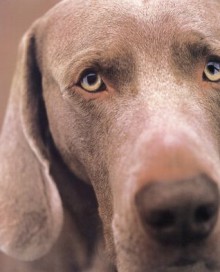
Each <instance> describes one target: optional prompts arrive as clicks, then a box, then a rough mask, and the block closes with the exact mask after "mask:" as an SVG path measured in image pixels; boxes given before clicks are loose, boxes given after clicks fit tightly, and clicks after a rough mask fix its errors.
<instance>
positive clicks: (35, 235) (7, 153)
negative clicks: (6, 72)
mask: <svg viewBox="0 0 220 272" xmlns="http://www.w3.org/2000/svg"><path fill="white" fill-rule="evenodd" d="M33 32H34V31H33V30H30V31H29V32H28V33H27V34H26V35H25V37H24V38H23V40H22V43H21V47H20V51H19V60H18V64H17V68H16V73H15V77H14V81H13V84H12V90H11V96H10V100H9V105H8V109H7V113H6V118H5V121H4V124H3V129H2V134H1V138H0V249H1V250H2V251H3V252H5V253H6V254H8V255H10V256H12V257H14V258H17V259H20V260H25V261H26V260H34V259H37V258H40V257H41V256H43V255H45V254H46V253H47V252H48V251H49V250H50V248H51V247H52V245H53V244H54V242H55V241H56V239H57V237H58V235H59V233H60V230H61V227H62V221H63V210H62V204H61V199H60V196H59V193H58V191H57V188H56V185H55V184H54V182H53V180H52V177H51V176H50V159H49V152H48V149H47V144H46V142H47V131H48V130H47V128H48V126H47V119H46V114H45V109H44V103H43V99H42V85H41V82H42V78H41V73H40V70H39V68H38V64H37V57H36V55H37V54H36V42H35V36H34V33H33Z"/></svg>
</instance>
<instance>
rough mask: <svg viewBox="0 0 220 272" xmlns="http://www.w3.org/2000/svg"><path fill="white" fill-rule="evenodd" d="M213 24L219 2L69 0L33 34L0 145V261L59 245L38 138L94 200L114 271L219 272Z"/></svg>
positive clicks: (218, 70)
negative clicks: (4, 255)
mask: <svg viewBox="0 0 220 272" xmlns="http://www.w3.org/2000/svg"><path fill="white" fill-rule="evenodd" d="M219 12H220V2H219V1H218V0H212V1H209V2H207V1H205V0H193V1H190V2H189V1H186V0H183V1H178V2H176V1H174V0H170V1H162V0H161V1H160V0H157V1H155V0H152V1H151V0H149V1H142V0H139V1H128V0H123V1H116V0H115V1H107V0H106V1H95V0H89V1H79V0H78V1H71V0H67V1H63V2H61V3H60V4H59V5H57V6H56V7H55V8H54V9H53V10H52V11H50V12H49V13H47V14H46V15H45V16H44V17H43V18H42V19H40V20H39V21H37V22H36V23H35V24H34V25H33V27H32V28H31V29H30V31H28V33H27V34H26V36H25V38H24V39H23V42H22V48H21V52H20V58H21V59H20V61H19V63H18V68H17V73H16V77H15V81H14V85H13V92H12V97H11V101H10V108H9V110H8V115H7V118H6V121H5V125H4V129H3V135H2V138H3V141H2V142H4V143H5V142H9V143H10V145H8V146H6V145H5V144H4V146H3V147H1V148H2V150H3V151H1V152H2V153H1V157H2V161H3V162H1V166H0V167H1V171H2V172H1V178H2V180H1V192H4V195H3V193H1V213H2V214H3V215H2V218H3V216H4V220H5V221H4V224H5V225H4V226H3V227H2V226H0V238H1V239H0V241H1V242H0V243H1V244H2V249H3V250H5V251H6V252H8V253H9V254H11V255H14V256H15V257H19V258H23V259H31V258H35V257H37V256H39V255H41V254H43V253H44V252H46V251H47V250H48V248H50V247H51V245H52V244H53V243H54V241H55V240H56V238H57V236H58V235H59V231H60V227H61V224H62V207H61V201H60V198H59V194H58V193H57V189H56V186H55V185H54V183H53V181H52V180H51V177H50V171H49V169H50V154H49V151H48V150H49V149H48V147H47V143H48V141H47V139H48V137H49V136H48V134H49V135H50V137H49V138H52V140H53V142H54V146H55V148H56V149H57V151H58V152H59V154H60V156H61V157H62V160H63V161H64V163H65V164H66V165H67V166H68V168H69V169H70V170H71V171H72V172H73V173H74V174H75V175H76V176H77V177H78V178H80V179H81V180H82V182H85V183H87V184H89V186H90V185H91V186H92V187H93V188H94V191H95V195H96V198H97V202H98V206H99V215H100V218H101V220H102V222H103V228H104V237H105V242H106V250H107V251H108V254H109V258H111V260H112V261H113V262H114V263H115V265H116V267H117V269H118V271H119V272H124V271H126V272H130V271H132V272H141V271H166V272H169V271H170V272H171V271H192V270H193V271H196V272H208V271H219V269H220V261H219V257H220V219H219V216H218V214H219V185H220V171H219V166H220V157H219V147H220V138H219V135H220V119H219V116H220V106H219V105H220V93H219V92H220V83H219V82H220V17H219ZM16 110H17V112H16ZM18 119H19V120H18ZM18 123H22V129H21V127H20V125H18ZM18 135H19V137H20V136H21V135H23V138H25V139H26V140H22V141H19V140H18V138H19V137H18ZM16 138H17V141H15V140H14V139H16ZM23 138H22V139H23ZM19 139H20V138H19ZM25 141H27V142H28V143H29V147H28V148H31V150H32V155H30V154H29V153H30V152H26V149H27V147H26V145H25V144H24V143H23V142H25ZM11 150H12V151H11ZM16 150H19V151H20V153H19V154H20V155H19V156H20V157H17V153H16V152H17V151H16ZM21 151H22V154H21ZM2 154H3V155H2ZM25 154H27V155H25ZM36 161H38V162H40V164H39V163H38V164H37V163H36ZM24 162H25V163H24ZM9 164H10V165H9ZM27 165H28V166H27ZM36 165H37V166H36ZM42 169H43V170H42ZM2 173H3V174H2ZM17 179H18V181H17ZM4 180H6V182H5V183H4ZM10 198H13V199H10ZM15 199H16V201H15ZM31 199H32V202H31V203H30V200H31ZM15 203H16V205H17V206H15ZM27 203H28V204H27ZM11 214H12V216H11ZM1 222H3V221H2V220H1ZM39 222H41V223H39ZM86 223H87V222H86V221H85V224H86ZM1 224H2V223H1ZM29 224H32V225H31V226H32V227H33V228H36V229H34V230H33V231H30V229H32V228H31V227H30V225H29ZM88 225H89V224H88ZM25 231H27V232H28V233H29V232H31V233H30V235H29V236H28V237H26V236H25V235H24V234H25ZM24 237H25V238H24ZM45 237H46V238H45ZM22 239H23V241H21V240H22ZM187 269H188V270H187Z"/></svg>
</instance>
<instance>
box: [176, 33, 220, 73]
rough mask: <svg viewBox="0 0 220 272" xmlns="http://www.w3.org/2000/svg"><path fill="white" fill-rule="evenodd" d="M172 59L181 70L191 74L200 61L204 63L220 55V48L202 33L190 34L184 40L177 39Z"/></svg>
mask: <svg viewBox="0 0 220 272" xmlns="http://www.w3.org/2000/svg"><path fill="white" fill-rule="evenodd" d="M171 50H172V52H171V54H172V59H173V60H174V62H175V64H176V65H178V66H179V67H181V69H183V70H186V71H188V72H189V68H190V67H193V66H194V65H195V64H196V63H198V61H203V60H204V59H206V58H207V57H208V56H210V55H219V54H220V48H218V46H217V43H215V41H214V39H211V37H205V36H203V35H201V34H200V33H190V34H188V35H187V34H186V35H184V36H183V38H181V37H180V38H178V37H177V38H176V39H175V41H174V42H173V44H172V47H171Z"/></svg>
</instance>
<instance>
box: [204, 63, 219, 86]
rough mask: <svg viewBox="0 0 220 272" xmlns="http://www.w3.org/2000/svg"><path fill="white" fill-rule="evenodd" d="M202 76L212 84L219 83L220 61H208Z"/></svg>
mask: <svg viewBox="0 0 220 272" xmlns="http://www.w3.org/2000/svg"><path fill="white" fill-rule="evenodd" d="M204 76H205V78H206V79H208V80H209V81H212V82H217V81H220V61H209V62H208V63H207V64H206V67H205V70H204Z"/></svg>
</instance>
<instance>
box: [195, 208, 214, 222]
mask: <svg viewBox="0 0 220 272" xmlns="http://www.w3.org/2000/svg"><path fill="white" fill-rule="evenodd" d="M216 211H217V208H216V206H215V205H213V204H207V205H201V206H199V207H198V208H197V209H196V211H195V223H197V224H203V223H207V222H210V221H211V220H212V218H213V217H214V216H215V214H216Z"/></svg>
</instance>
